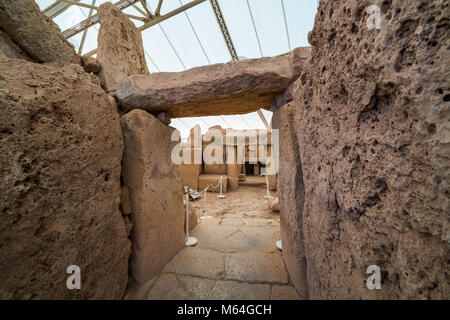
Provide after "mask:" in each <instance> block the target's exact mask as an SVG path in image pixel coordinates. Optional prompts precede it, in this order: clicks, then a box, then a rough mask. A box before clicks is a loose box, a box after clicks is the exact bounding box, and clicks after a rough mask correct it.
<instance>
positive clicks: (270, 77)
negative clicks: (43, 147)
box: [117, 48, 311, 118]
mask: <svg viewBox="0 0 450 320" xmlns="http://www.w3.org/2000/svg"><path fill="white" fill-rule="evenodd" d="M310 51H311V50H310V48H297V49H295V50H293V51H292V52H291V53H289V54H286V55H282V56H277V57H271V58H260V59H249V60H241V61H237V62H228V63H222V64H214V65H209V66H204V67H197V68H193V69H189V70H186V71H183V72H161V73H153V74H150V75H134V76H130V77H128V78H126V79H124V80H123V81H121V82H120V83H119V85H118V87H117V98H118V100H119V102H120V104H121V106H122V108H123V109H124V110H127V111H128V110H132V109H143V110H146V111H148V112H150V113H153V114H157V113H158V112H160V111H166V112H168V113H170V115H171V116H172V117H173V118H182V117H198V116H212V115H230V114H243V113H249V112H253V111H257V110H259V109H261V108H266V109H268V110H270V105H271V104H272V102H273V100H274V99H275V98H276V97H277V96H279V95H280V94H282V93H283V92H284V91H285V90H286V88H287V87H288V86H289V85H290V84H291V83H292V82H293V81H294V80H296V79H297V78H298V76H299V74H300V72H301V69H302V65H303V63H304V62H305V60H306V59H307V58H308V57H309V55H310Z"/></svg>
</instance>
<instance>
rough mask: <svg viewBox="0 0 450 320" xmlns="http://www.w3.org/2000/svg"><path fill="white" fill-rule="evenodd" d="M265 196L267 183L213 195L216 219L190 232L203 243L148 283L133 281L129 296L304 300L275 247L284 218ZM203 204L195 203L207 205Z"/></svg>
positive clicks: (181, 254) (212, 211)
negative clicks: (292, 283) (272, 208)
mask: <svg viewBox="0 0 450 320" xmlns="http://www.w3.org/2000/svg"><path fill="white" fill-rule="evenodd" d="M265 194H266V189H265V186H264V184H261V185H257V184H256V185H255V184H252V185H242V186H240V187H239V189H237V190H234V191H230V192H227V194H226V198H225V199H218V198H217V197H216V196H217V194H216V193H208V196H207V203H208V206H207V208H208V215H211V216H212V218H210V219H204V220H202V219H200V220H199V224H198V225H197V226H196V227H195V229H194V230H193V231H192V234H191V235H192V236H194V237H196V238H197V239H198V244H197V245H196V246H195V247H192V248H184V249H183V250H181V251H180V252H179V253H178V254H177V255H176V256H175V257H174V258H173V259H172V261H171V262H170V263H168V264H167V265H166V267H165V268H164V270H163V272H162V273H161V274H160V275H158V276H157V277H155V278H153V279H151V280H150V281H148V282H147V283H145V284H144V285H138V284H137V283H130V285H129V288H128V291H127V294H126V295H125V298H126V299H219V300H222V299H223V300H229V299H261V300H268V299H300V297H299V295H298V294H297V292H296V290H295V289H294V288H293V286H292V285H291V284H290V282H289V278H288V274H287V272H286V268H285V266H284V263H283V259H282V256H281V252H279V251H278V250H277V249H276V247H275V243H276V241H277V240H279V239H280V222H279V221H280V219H279V215H278V213H273V212H272V211H270V210H269V209H268V206H267V201H266V200H265V199H264V198H263V196H264V195H265ZM203 203H204V202H203V199H200V200H198V201H196V202H194V206H195V207H197V208H201V209H203ZM198 212H202V211H201V210H198Z"/></svg>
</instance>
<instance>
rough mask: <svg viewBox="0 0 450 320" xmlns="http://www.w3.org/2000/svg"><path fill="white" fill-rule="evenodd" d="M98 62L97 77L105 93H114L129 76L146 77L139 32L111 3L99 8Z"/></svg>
mask: <svg viewBox="0 0 450 320" xmlns="http://www.w3.org/2000/svg"><path fill="white" fill-rule="evenodd" d="M97 12H98V15H99V18H100V30H99V32H98V51H97V59H98V60H99V61H100V72H99V73H98V76H99V78H100V81H101V83H102V86H103V88H104V89H105V90H106V91H114V90H116V87H117V84H118V83H119V82H120V81H121V80H122V79H124V78H126V77H127V76H130V75H139V74H141V75H142V74H148V73H149V72H148V68H147V62H146V61H145V52H144V47H143V44H142V35H141V32H140V31H139V30H138V29H137V28H136V26H135V25H134V23H133V22H132V21H130V19H128V18H127V17H126V16H125V14H123V13H122V11H120V10H119V8H117V7H116V6H115V5H113V4H112V3H110V2H106V3H104V4H102V5H101V6H100V7H99V8H98V11H97Z"/></svg>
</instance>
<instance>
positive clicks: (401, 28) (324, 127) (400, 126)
mask: <svg viewBox="0 0 450 320" xmlns="http://www.w3.org/2000/svg"><path fill="white" fill-rule="evenodd" d="M373 4H376V5H379V6H380V8H381V9H382V10H381V15H382V16H381V26H380V27H381V29H375V28H374V29H372V30H370V29H369V28H368V27H367V21H368V19H369V16H370V14H367V13H366V9H367V8H368V7H369V6H370V5H373ZM318 12H320V13H322V14H319V15H318V16H317V17H316V23H315V26H314V29H313V31H312V32H311V33H310V36H309V40H310V43H311V44H312V45H313V46H314V49H313V53H312V57H311V60H310V64H309V65H308V66H305V68H304V73H303V74H302V75H301V76H300V78H299V80H298V81H297V82H296V84H295V88H294V91H293V97H294V104H295V110H296V114H295V124H296V127H297V129H296V131H297V137H298V143H299V150H300V159H301V165H302V169H303V182H304V186H305V203H304V209H303V233H304V243H305V251H306V257H307V266H308V267H307V268H308V270H307V275H308V276H307V278H308V287H309V296H310V298H335V299H336V298H339V299H345V298H352V299H353V298H355V299H360V298H364V299H381V298H383V299H399V298H401V299H449V298H450V288H449V281H448V279H449V277H450V269H449V268H448V257H449V255H450V250H449V248H450V245H449V243H450V229H449V225H450V210H449V196H448V193H449V189H448V188H449V187H448V186H449V185H450V161H449V159H450V149H449V141H450V125H449V122H448V119H449V118H450V105H449V100H450V91H449V88H450V51H449V50H448V44H449V40H448V36H449V28H448V17H449V16H450V6H449V5H448V1H443V0H429V1H401V0H393V1H381V0H379V1H371V0H370V1H369V0H362V1H356V0H345V1H344V0H343V1H320V5H319V9H318ZM369 22H370V20H369ZM300 79H301V80H300ZM282 194H283V193H282V192H280V195H282ZM284 246H285V243H284V242H283V251H284ZM370 265H377V266H379V267H380V269H381V275H382V276H381V289H380V290H368V288H367V286H366V280H367V278H368V276H369V275H368V274H367V273H366V270H367V267H368V266H370Z"/></svg>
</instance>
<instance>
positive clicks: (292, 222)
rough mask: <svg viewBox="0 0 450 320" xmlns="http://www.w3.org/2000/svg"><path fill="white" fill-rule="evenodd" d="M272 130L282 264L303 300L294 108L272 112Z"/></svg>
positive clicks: (299, 168)
mask: <svg viewBox="0 0 450 320" xmlns="http://www.w3.org/2000/svg"><path fill="white" fill-rule="evenodd" d="M272 111H273V117H272V127H273V128H274V129H278V130H279V139H280V142H282V143H280V151H279V153H280V168H279V170H278V197H279V200H280V203H279V206H280V232H281V241H282V244H283V251H282V254H283V260H284V263H285V265H286V269H287V270H288V273H289V277H290V278H291V281H292V283H293V284H294V286H295V288H296V289H297V291H298V292H299V294H300V295H301V296H302V297H307V296H308V288H307V279H306V257H305V248H304V237H303V205H304V199H305V187H304V185H303V174H302V164H301V159H300V153H299V146H298V140H297V135H296V123H295V122H294V112H295V105H294V104H287V105H284V106H283V107H281V108H279V109H276V108H275V109H273V110H272Z"/></svg>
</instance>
